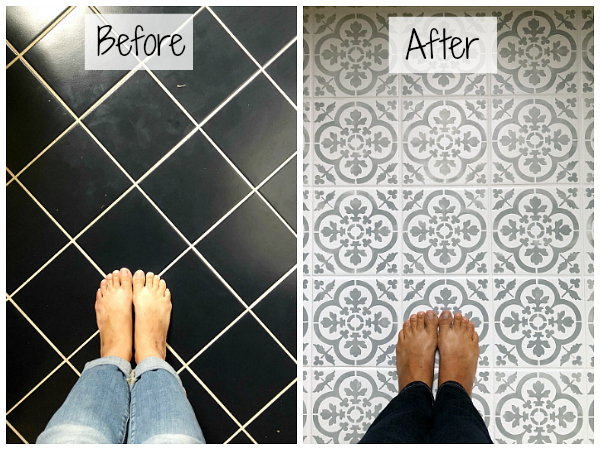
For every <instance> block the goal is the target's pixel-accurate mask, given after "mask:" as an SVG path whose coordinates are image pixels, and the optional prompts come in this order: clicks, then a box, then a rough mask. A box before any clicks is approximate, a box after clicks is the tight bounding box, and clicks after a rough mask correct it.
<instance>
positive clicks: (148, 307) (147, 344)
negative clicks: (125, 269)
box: [133, 270, 171, 364]
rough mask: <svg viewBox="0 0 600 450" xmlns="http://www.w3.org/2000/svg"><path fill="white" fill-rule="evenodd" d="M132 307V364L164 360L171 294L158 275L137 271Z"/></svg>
mask: <svg viewBox="0 0 600 450" xmlns="http://www.w3.org/2000/svg"><path fill="white" fill-rule="evenodd" d="M133 307H134V308H135V340H134V341H135V362H136V364H139V363H140V362H141V361H142V360H143V359H144V358H147V357H148V356H156V357H158V358H160V359H165V358H166V356H167V331H168V330H169V322H170V320H171V292H170V291H169V290H168V289H167V284H166V283H165V281H164V280H161V279H160V277H159V276H158V275H154V274H153V273H152V272H148V273H147V274H146V276H144V272H142V271H141V270H138V271H137V272H136V273H135V274H134V276H133Z"/></svg>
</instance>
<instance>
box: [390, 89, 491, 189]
mask: <svg viewBox="0 0 600 450" xmlns="http://www.w3.org/2000/svg"><path fill="white" fill-rule="evenodd" d="M488 108H489V101H488V100H486V99H468V100H459V99H456V100H443V99H433V100H432V99H426V100H420V99H414V100H403V101H402V105H401V116H402V145H403V150H404V152H403V154H402V156H403V162H402V182H403V183H404V184H415V185H420V184H435V185H437V184H448V183H457V184H472V183H475V184H486V183H487V181H488V179H489V156H488V155H489V149H488V147H489V138H488V132H487V126H488V125H487V118H488Z"/></svg>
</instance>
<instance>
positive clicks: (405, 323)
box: [402, 319, 410, 332]
mask: <svg viewBox="0 0 600 450" xmlns="http://www.w3.org/2000/svg"><path fill="white" fill-rule="evenodd" d="M402 329H403V330H404V332H407V331H408V330H410V320H408V319H407V320H405V321H404V323H403V324H402Z"/></svg>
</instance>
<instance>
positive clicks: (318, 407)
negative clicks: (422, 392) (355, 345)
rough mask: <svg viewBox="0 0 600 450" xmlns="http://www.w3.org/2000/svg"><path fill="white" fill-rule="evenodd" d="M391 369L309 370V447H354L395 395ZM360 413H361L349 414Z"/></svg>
mask: <svg viewBox="0 0 600 450" xmlns="http://www.w3.org/2000/svg"><path fill="white" fill-rule="evenodd" d="M395 373H396V371H395V370H387V369H361V370H354V369H352V370H349V369H341V368H335V369H328V368H326V369H316V368H315V369H312V370H311V372H310V378H311V380H310V382H311V384H310V386H311V391H312V411H311V419H312V424H311V429H312V436H311V440H310V443H311V444H356V443H357V442H358V441H359V440H360V439H361V438H362V437H363V435H364V434H365V432H366V431H367V429H368V428H369V426H370V425H371V423H372V422H373V421H374V420H375V418H376V417H377V416H378V415H379V413H380V412H381V411H382V410H383V408H385V407H386V406H387V404H388V403H389V402H390V400H392V398H394V397H395V396H396V393H397V389H398V387H397V380H396V379H394V378H393V375H395ZM355 409H356V410H357V411H356V412H359V411H360V412H361V414H360V415H359V414H356V413H353V411H354V410H355Z"/></svg>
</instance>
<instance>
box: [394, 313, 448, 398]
mask: <svg viewBox="0 0 600 450" xmlns="http://www.w3.org/2000/svg"><path fill="white" fill-rule="evenodd" d="M437 326H438V317H437V315H436V314H435V312H433V311H431V310H429V311H427V312H423V311H419V312H418V313H417V314H413V315H411V316H410V319H409V320H406V321H404V325H403V326H402V329H401V330H400V333H398V345H396V369H397V370H398V387H399V388H400V390H402V388H404V386H406V385H407V384H409V383H411V382H413V381H422V382H423V383H425V384H426V385H427V386H429V388H430V389H431V386H432V385H433V366H434V362H435V349H436V347H437V337H438V335H437Z"/></svg>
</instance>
